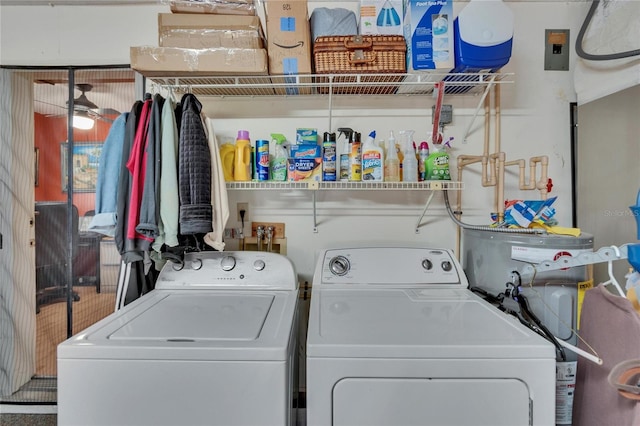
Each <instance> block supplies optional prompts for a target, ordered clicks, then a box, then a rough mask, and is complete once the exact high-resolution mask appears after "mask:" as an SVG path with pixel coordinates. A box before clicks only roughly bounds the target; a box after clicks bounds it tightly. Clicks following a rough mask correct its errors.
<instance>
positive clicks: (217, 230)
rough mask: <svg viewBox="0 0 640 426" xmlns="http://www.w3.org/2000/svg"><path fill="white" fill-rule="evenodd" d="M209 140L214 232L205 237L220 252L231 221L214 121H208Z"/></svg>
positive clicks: (205, 240) (206, 241)
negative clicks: (226, 229) (227, 226)
mask: <svg viewBox="0 0 640 426" xmlns="http://www.w3.org/2000/svg"><path fill="white" fill-rule="evenodd" d="M206 124H207V133H208V139H209V152H210V153H211V178H212V185H211V200H213V223H212V226H213V232H209V233H208V234H206V235H205V236H204V242H205V243H206V244H207V245H209V246H211V247H213V248H214V249H216V250H218V251H224V246H225V244H224V241H223V238H224V228H225V226H226V225H227V221H228V220H229V199H228V197H227V184H226V181H225V179H224V170H223V168H222V160H221V159H220V147H219V146H218V140H217V139H216V134H215V132H214V130H213V120H212V119H211V118H207V119H206Z"/></svg>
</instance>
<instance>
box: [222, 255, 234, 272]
mask: <svg viewBox="0 0 640 426" xmlns="http://www.w3.org/2000/svg"><path fill="white" fill-rule="evenodd" d="M220 266H222V270H223V271H230V270H232V269H233V268H235V267H236V258H235V257H233V256H225V257H223V258H222V260H221V261H220Z"/></svg>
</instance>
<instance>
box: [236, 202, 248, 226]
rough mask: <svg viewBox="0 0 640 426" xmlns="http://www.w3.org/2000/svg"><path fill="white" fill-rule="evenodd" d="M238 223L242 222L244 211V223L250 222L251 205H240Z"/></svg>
mask: <svg viewBox="0 0 640 426" xmlns="http://www.w3.org/2000/svg"><path fill="white" fill-rule="evenodd" d="M237 206H238V222H242V216H240V212H241V211H243V210H244V223H247V222H248V221H249V203H238V204H237Z"/></svg>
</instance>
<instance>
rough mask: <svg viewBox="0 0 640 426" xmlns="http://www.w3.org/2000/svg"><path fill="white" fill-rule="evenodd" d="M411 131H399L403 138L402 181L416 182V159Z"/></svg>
mask: <svg viewBox="0 0 640 426" xmlns="http://www.w3.org/2000/svg"><path fill="white" fill-rule="evenodd" d="M413 133H414V131H413V130H401V131H400V135H401V136H402V138H403V148H404V159H403V160H402V181H403V182H418V159H417V158H416V151H415V150H414V149H413Z"/></svg>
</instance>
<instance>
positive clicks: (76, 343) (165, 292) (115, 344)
mask: <svg viewBox="0 0 640 426" xmlns="http://www.w3.org/2000/svg"><path fill="white" fill-rule="evenodd" d="M174 268H175V265H172V264H167V265H166V266H165V267H164V268H163V270H162V271H161V273H160V275H159V278H158V280H157V283H156V288H155V290H153V291H151V292H149V293H148V294H146V295H145V296H143V297H141V298H140V299H138V300H136V301H135V302H132V303H131V304H129V305H127V306H125V307H124V308H123V309H121V310H119V311H117V312H116V313H114V314H111V315H110V316H108V317H106V318H104V319H103V320H101V321H100V322H98V323H96V324H94V325H93V326H91V327H89V328H87V329H86V330H84V331H83V332H81V333H79V334H78V335H76V336H74V337H72V338H70V339H68V340H67V341H65V342H63V343H61V344H60V345H59V346H58V424H59V425H82V426H87V425H154V426H157V425H205V424H206V425H251V426H255V425H292V424H294V423H295V420H296V416H295V412H294V411H293V410H294V409H293V400H294V392H295V389H294V384H295V383H296V376H297V374H296V368H297V361H296V359H297V353H296V342H297V323H298V320H297V313H298V310H297V300H298V285H297V277H296V273H295V270H294V267H293V265H292V263H291V262H290V261H289V259H287V258H286V257H284V256H281V255H279V254H274V253H266V252H197V253H189V254H187V255H186V256H185V262H184V268H183V269H182V270H175V269H174Z"/></svg>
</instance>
